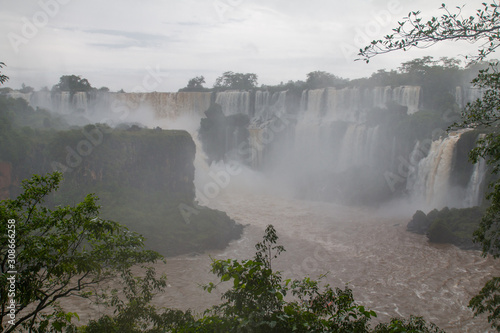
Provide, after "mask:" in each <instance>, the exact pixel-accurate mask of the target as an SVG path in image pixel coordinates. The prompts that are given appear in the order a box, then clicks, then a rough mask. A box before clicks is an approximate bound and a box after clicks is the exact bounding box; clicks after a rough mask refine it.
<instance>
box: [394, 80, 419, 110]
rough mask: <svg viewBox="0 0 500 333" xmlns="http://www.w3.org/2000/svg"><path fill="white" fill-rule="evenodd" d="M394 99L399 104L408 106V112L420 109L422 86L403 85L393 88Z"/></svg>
mask: <svg viewBox="0 0 500 333" xmlns="http://www.w3.org/2000/svg"><path fill="white" fill-rule="evenodd" d="M392 99H393V101H394V102H396V103H398V104H399V105H403V106H406V107H408V114H412V113H415V112H417V111H418V107H419V103H420V87H418V86H401V87H396V88H394V89H393V90H392Z"/></svg>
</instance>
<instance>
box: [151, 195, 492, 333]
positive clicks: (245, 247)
mask: <svg viewBox="0 0 500 333" xmlns="http://www.w3.org/2000/svg"><path fill="white" fill-rule="evenodd" d="M210 205H211V206H212V208H217V209H220V210H223V211H226V212H227V213H228V214H229V216H231V217H232V218H233V219H235V220H236V221H237V222H238V223H241V224H244V225H247V227H246V228H245V231H244V234H243V237H242V238H241V239H239V240H237V241H234V242H232V243H231V244H230V245H229V247H228V248H227V249H225V250H224V251H211V252H209V253H206V254H200V255H184V256H179V257H175V258H169V259H168V262H167V265H166V267H164V269H160V270H161V271H164V272H165V273H167V275H168V283H169V285H168V288H167V291H166V293H165V294H163V295H161V296H160V297H159V298H158V300H157V304H162V305H164V306H168V307H174V308H180V309H187V308H191V309H193V310H194V311H195V312H198V313H199V312H201V311H202V310H203V309H205V308H207V307H209V306H210V305H212V304H215V303H217V302H218V301H219V299H220V296H219V295H218V294H217V293H213V294H208V293H206V292H205V291H203V290H202V289H201V287H200V284H204V283H207V282H210V281H212V282H217V279H216V277H215V276H214V275H211V273H209V269H210V261H211V259H210V257H212V258H215V259H225V258H235V259H246V258H251V257H252V256H253V254H254V253H255V249H254V245H255V244H256V243H257V242H258V241H260V240H261V239H262V236H263V234H264V229H265V227H266V226H267V225H268V224H272V225H274V226H275V228H276V231H277V233H278V236H279V237H280V242H281V244H282V245H284V246H285V249H286V252H285V253H283V254H282V255H281V256H280V257H279V258H278V259H276V262H275V265H276V266H275V267H276V269H279V270H281V271H283V272H284V275H285V277H286V278H301V277H304V276H306V275H307V276H310V277H312V278H317V277H318V276H319V275H321V274H324V273H328V275H327V277H326V278H325V282H327V283H329V284H330V285H332V286H334V287H335V286H338V287H343V286H344V285H346V284H348V286H349V287H350V288H352V290H353V292H354V296H355V299H356V301H357V302H359V303H360V304H362V305H365V306H367V307H368V308H370V309H372V310H374V311H375V312H376V313H377V314H378V320H382V321H387V320H388V319H389V318H390V317H394V316H404V317H408V316H409V315H410V314H413V315H417V316H423V317H424V318H425V319H426V320H427V321H431V322H434V323H435V324H437V325H438V326H439V327H440V328H442V329H445V330H446V331H447V332H486V331H488V328H489V325H488V323H487V321H486V318H485V317H480V318H473V315H472V311H471V310H470V309H469V308H468V307H467V304H468V301H469V299H470V298H471V297H472V296H473V295H475V294H476V293H477V292H478V291H479V289H480V288H481V287H482V285H483V284H484V283H485V282H486V281H487V279H489V278H490V277H491V276H493V275H496V276H498V274H499V273H500V272H499V270H498V268H496V266H497V265H495V262H494V261H493V260H492V259H490V258H488V259H485V258H483V257H482V256H481V255H480V252H478V251H463V250H460V249H458V248H456V247H455V246H452V245H433V244H429V243H428V242H427V239H426V237H425V236H421V235H416V234H412V233H409V232H407V231H406V224H407V222H408V220H409V219H410V217H409V216H408V217H406V218H405V217H402V216H399V217H388V216H387V214H381V212H380V211H377V210H375V209H373V208H357V207H343V206H338V205H335V204H329V203H321V202H308V201H300V200H293V199H289V198H282V197H279V196H276V195H268V194H259V195H256V194H251V193H240V194H239V195H235V194H234V193H229V192H228V193H221V194H220V195H219V196H217V197H216V198H215V199H214V200H212V201H211V203H210Z"/></svg>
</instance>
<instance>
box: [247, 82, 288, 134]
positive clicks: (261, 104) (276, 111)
mask: <svg viewBox="0 0 500 333" xmlns="http://www.w3.org/2000/svg"><path fill="white" fill-rule="evenodd" d="M286 95H287V91H286V90H285V91H278V92H274V93H270V92H269V91H257V92H255V113H254V117H253V121H252V123H253V125H254V127H259V126H262V124H265V123H267V122H268V121H270V120H272V119H273V118H275V117H281V116H282V115H284V114H285V113H286Z"/></svg>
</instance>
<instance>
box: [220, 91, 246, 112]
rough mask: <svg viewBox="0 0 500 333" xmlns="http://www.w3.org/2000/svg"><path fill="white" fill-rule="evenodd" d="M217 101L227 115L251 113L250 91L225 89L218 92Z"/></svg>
mask: <svg viewBox="0 0 500 333" xmlns="http://www.w3.org/2000/svg"><path fill="white" fill-rule="evenodd" d="M215 103H217V104H220V105H221V106H222V111H223V112H224V114H225V115H226V116H229V115H232V114H237V113H244V114H246V115H249V116H251V114H250V93H249V92H248V91H223V92H218V93H217V94H216V97H215Z"/></svg>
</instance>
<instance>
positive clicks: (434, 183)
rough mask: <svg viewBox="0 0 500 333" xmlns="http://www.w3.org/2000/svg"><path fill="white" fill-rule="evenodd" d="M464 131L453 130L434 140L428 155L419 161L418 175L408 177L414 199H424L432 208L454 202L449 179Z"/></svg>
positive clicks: (408, 184) (408, 185)
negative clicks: (454, 154)
mask: <svg viewBox="0 0 500 333" xmlns="http://www.w3.org/2000/svg"><path fill="white" fill-rule="evenodd" d="M462 133H464V131H457V132H452V133H450V134H449V135H448V136H447V137H444V138H440V139H438V140H434V141H433V142H432V144H431V147H430V150H429V153H428V155H427V156H426V157H425V158H422V159H421V160H420V161H419V162H418V165H417V171H416V175H415V174H414V175H413V176H411V177H408V183H407V188H408V189H409V190H410V191H411V192H412V194H413V197H414V199H417V200H424V201H425V203H426V204H427V205H429V206H431V207H432V208H442V207H444V206H446V205H450V204H453V202H451V198H450V197H449V190H450V184H449V180H450V174H451V168H452V161H453V153H454V149H455V145H456V144H457V142H458V139H459V138H460V135H461V134H462ZM410 175H411V172H410Z"/></svg>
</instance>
